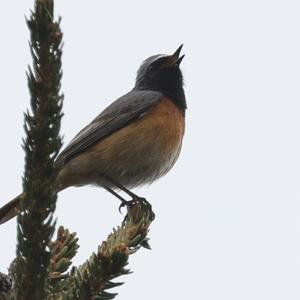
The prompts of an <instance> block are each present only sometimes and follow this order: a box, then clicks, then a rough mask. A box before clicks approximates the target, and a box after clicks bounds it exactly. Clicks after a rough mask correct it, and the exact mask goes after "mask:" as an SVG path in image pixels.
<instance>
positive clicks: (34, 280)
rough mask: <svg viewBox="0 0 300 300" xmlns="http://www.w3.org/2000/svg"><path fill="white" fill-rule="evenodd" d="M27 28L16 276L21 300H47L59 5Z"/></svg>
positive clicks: (45, 4) (41, 5)
mask: <svg viewBox="0 0 300 300" xmlns="http://www.w3.org/2000/svg"><path fill="white" fill-rule="evenodd" d="M27 25H28V27H29V30H30V49H31V54H32V58H33V66H32V68H30V67H29V71H28V74H27V77H28V87H29V91H30V96H31V111H27V113H26V114H25V124H24V128H25V134H26V138H25V140H24V144H23V148H24V150H25V172H24V177H23V190H24V194H25V197H24V201H21V211H22V212H21V214H19V216H18V245H17V262H16V269H15V271H16V273H15V275H14V277H15V278H16V281H15V289H16V299H44V298H46V295H47V289H46V288H45V287H46V284H47V281H48V266H49V263H50V251H49V248H48V247H47V243H48V241H49V240H50V238H51V236H52V234H53V232H54V230H55V226H54V225H55V224H54V221H53V212H54V210H55V203H56V198H57V196H56V192H55V188H54V187H53V182H54V178H55V177H56V173H57V170H55V169H54V167H53V165H54V159H55V157H56V155H57V154H58V151H59V149H60V146H61V138H60V136H59V130H60V120H61V117H62V113H61V108H62V99H63V96H62V95H61V94H60V80H61V76H62V72H61V41H62V33H61V31H60V28H59V23H57V22H54V21H53V1H46V0H45V1H36V2H35V9H34V11H33V12H32V14H31V17H30V19H29V20H27Z"/></svg>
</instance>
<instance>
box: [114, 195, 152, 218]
mask: <svg viewBox="0 0 300 300" xmlns="http://www.w3.org/2000/svg"><path fill="white" fill-rule="evenodd" d="M137 205H140V207H141V209H142V210H143V212H144V213H145V214H149V215H150V219H151V221H153V220H154V219H155V213H154V212H153V210H152V205H151V204H150V203H149V202H148V201H147V200H146V199H145V198H142V197H139V196H136V195H135V196H134V197H133V198H132V200H130V201H126V200H123V201H122V203H121V205H120V206H119V211H120V212H121V209H122V208H123V207H125V206H126V208H127V212H128V213H129V211H132V210H133V209H134V208H135V207H136V206H137ZM128 213H127V215H126V216H125V220H126V219H127V218H128Z"/></svg>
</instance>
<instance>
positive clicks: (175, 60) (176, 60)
mask: <svg viewBox="0 0 300 300" xmlns="http://www.w3.org/2000/svg"><path fill="white" fill-rule="evenodd" d="M182 47H183V44H182V45H180V46H179V48H178V49H177V50H176V51H175V52H174V53H173V54H172V55H170V56H169V59H168V60H167V65H168V66H173V65H176V66H179V65H180V63H181V61H182V60H183V58H184V55H181V56H180V52H181V49H182Z"/></svg>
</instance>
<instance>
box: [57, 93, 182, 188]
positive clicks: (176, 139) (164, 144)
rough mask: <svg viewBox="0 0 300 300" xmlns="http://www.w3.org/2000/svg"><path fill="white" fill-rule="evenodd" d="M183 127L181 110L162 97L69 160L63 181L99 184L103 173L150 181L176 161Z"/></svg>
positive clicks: (133, 182) (118, 178) (130, 180)
mask: <svg viewBox="0 0 300 300" xmlns="http://www.w3.org/2000/svg"><path fill="white" fill-rule="evenodd" d="M184 129H185V122H184V116H183V114H182V112H181V111H180V110H179V109H178V107H177V106H176V105H175V104H174V103H173V102H172V101H171V100H169V99H168V98H164V99H163V100H161V101H160V102H159V103H158V104H157V105H156V106H154V107H153V108H152V109H151V110H150V111H148V112H147V113H146V114H145V115H143V116H141V117H140V118H139V119H138V120H136V121H134V122H132V123H130V124H129V125H127V126H125V127H123V128H121V129H119V130H118V131H116V132H114V133H113V134H112V135H110V136H109V137H107V138H105V139H104V140H102V141H101V142H99V143H98V144H95V145H94V146H92V147H90V148H89V149H87V150H86V151H85V152H84V153H82V154H81V155H79V156H77V157H75V158H74V159H73V160H71V161H70V162H69V163H68V164H67V165H66V169H65V172H64V173H65V174H62V175H64V176H63V177H65V178H63V181H65V182H66V181H67V182H68V183H66V184H67V185H82V184H89V183H90V184H95V183H96V184H98V185H101V176H100V175H101V174H107V175H109V176H110V177H112V178H114V179H115V180H116V181H118V182H119V183H121V184H123V185H125V186H128V187H134V186H138V185H141V184H144V183H149V182H152V181H154V180H156V179H157V178H159V177H161V176H162V175H164V174H165V173H167V172H168V171H169V170H170V168H171V167H172V166H173V165H174V163H175V162H176V160H177V158H178V155H179V153H180V149H181V144H182V138H183V134H184ZM68 165H69V166H68ZM75 169H76V172H75ZM75 173H77V174H76V175H75ZM80 176H81V177H82V179H79V177H80ZM67 177H68V178H69V180H66V179H67ZM71 177H72V178H73V179H72V180H70V179H71ZM83 178H84V179H85V182H83ZM71 181H72V184H71ZM80 181H82V182H81V183H80Z"/></svg>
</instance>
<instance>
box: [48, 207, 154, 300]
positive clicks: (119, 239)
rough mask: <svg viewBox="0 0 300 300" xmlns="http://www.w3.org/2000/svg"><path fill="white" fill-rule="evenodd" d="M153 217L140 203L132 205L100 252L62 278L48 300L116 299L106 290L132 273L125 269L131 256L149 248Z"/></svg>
mask: <svg viewBox="0 0 300 300" xmlns="http://www.w3.org/2000/svg"><path fill="white" fill-rule="evenodd" d="M152 220H153V218H152V213H151V212H149V210H148V209H147V208H146V207H145V206H143V205H141V204H140V203H135V204H134V205H133V206H131V207H129V208H128V215H127V217H126V218H125V219H124V221H123V222H122V224H121V226H119V227H118V228H117V229H114V230H113V232H112V233H111V234H110V235H109V236H108V238H107V240H106V241H104V242H102V244H101V245H100V246H99V248H98V251H97V253H93V254H92V255H91V257H90V258H89V259H88V260H87V261H86V262H85V263H84V264H83V265H81V266H79V267H78V268H73V270H72V271H71V274H70V276H69V277H67V278H64V279H62V280H61V288H62V290H61V291H60V292H57V293H56V294H55V293H53V294H52V295H51V296H50V298H49V299H51V300H71V299H72V300H73V299H77V300H79V299H80V300H83V299H84V300H87V299H89V300H90V299H93V300H94V299H95V300H96V299H97V300H105V299H113V298H114V297H115V296H116V295H117V294H116V293H109V292H107V290H108V289H111V288H114V287H117V286H119V285H121V284H123V283H116V282H113V281H112V280H113V279H115V278H117V277H119V276H121V275H126V274H129V273H130V272H129V270H128V269H126V268H125V267H126V265H127V263H128V258H129V255H130V254H133V253H135V252H136V251H137V250H138V249H139V248H140V247H142V246H143V247H146V248H149V245H148V239H147V233H148V231H149V226H150V224H151V222H152Z"/></svg>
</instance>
